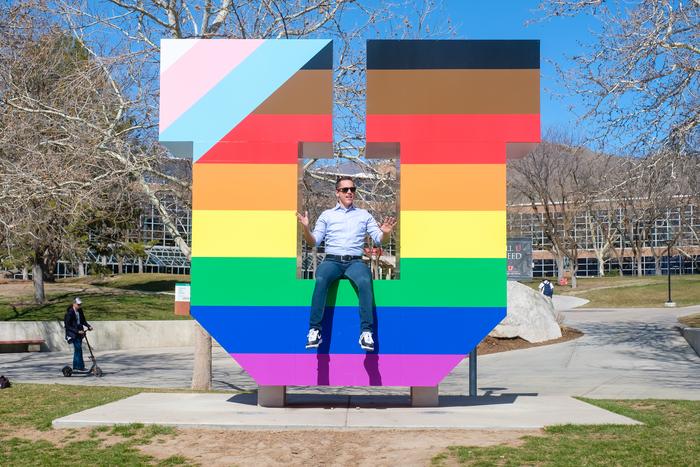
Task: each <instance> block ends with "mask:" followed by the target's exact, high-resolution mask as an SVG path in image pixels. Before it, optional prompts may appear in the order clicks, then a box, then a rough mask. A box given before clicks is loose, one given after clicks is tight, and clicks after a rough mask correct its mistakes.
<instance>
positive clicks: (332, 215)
mask: <svg viewBox="0 0 700 467" xmlns="http://www.w3.org/2000/svg"><path fill="white" fill-rule="evenodd" d="M366 234H369V235H370V237H372V240H374V243H381V242H382V237H383V236H384V233H383V232H382V231H381V229H380V228H379V225H378V224H377V221H375V220H374V217H372V215H371V214H370V213H369V212H367V211H366V210H364V209H360V208H356V207H355V206H354V205H350V207H349V208H347V209H345V207H344V206H343V205H342V204H341V203H338V204H336V205H335V207H334V208H332V209H326V210H325V211H323V212H322V213H321V216H320V217H319V218H318V220H317V221H316V226H315V227H314V231H313V232H312V235H313V236H314V239H315V240H316V246H319V245H320V244H321V242H322V241H323V240H324V239H325V241H326V253H329V254H331V255H352V256H361V255H362V247H363V245H364V243H365V235H366Z"/></svg>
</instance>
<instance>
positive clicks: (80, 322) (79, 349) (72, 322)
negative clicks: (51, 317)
mask: <svg viewBox="0 0 700 467" xmlns="http://www.w3.org/2000/svg"><path fill="white" fill-rule="evenodd" d="M82 303H83V302H82V300H80V298H79V297H75V300H73V303H72V304H71V305H69V306H68V308H67V309H66V316H65V318H64V319H63V322H64V324H65V327H66V341H67V342H68V343H69V344H73V369H74V370H78V371H86V369H85V361H84V360H83V337H85V329H88V330H90V331H92V326H90V324H89V323H88V322H87V320H86V319H85V314H84V313H83V307H82V306H81V305H82Z"/></svg>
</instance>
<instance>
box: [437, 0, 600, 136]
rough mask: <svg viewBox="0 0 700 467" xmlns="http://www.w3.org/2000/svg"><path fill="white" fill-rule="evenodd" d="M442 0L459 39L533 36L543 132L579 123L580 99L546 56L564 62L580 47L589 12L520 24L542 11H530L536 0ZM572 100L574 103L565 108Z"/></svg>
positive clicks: (591, 24) (587, 35) (586, 39)
mask: <svg viewBox="0 0 700 467" xmlns="http://www.w3.org/2000/svg"><path fill="white" fill-rule="evenodd" d="M444 1H445V3H444V6H445V11H444V14H446V15H447V16H449V17H450V18H451V19H452V21H453V22H454V23H455V26H456V27H457V32H458V36H457V38H459V39H539V40H540V41H541V43H540V53H541V65H540V66H541V70H542V71H541V80H542V81H541V88H540V89H541V93H542V94H541V104H542V107H541V110H540V111H541V121H542V130H543V133H544V132H545V131H546V130H547V129H548V128H550V127H559V128H562V129H566V130H571V129H572V128H577V127H578V128H579V129H580V128H581V127H580V126H579V125H578V122H577V119H578V116H579V115H580V113H581V107H580V100H579V99H578V98H577V97H576V96H575V95H570V94H568V91H567V90H566V89H565V88H564V86H563V85H562V84H561V83H560V82H559V81H560V80H559V77H558V76H557V71H556V69H555V68H554V66H553V65H552V64H551V63H550V62H551V61H555V62H557V63H559V64H560V66H561V65H564V66H565V67H567V66H568V65H570V63H571V62H570V59H569V58H568V57H570V56H571V55H575V54H577V53H581V52H582V48H581V46H580V44H581V43H590V42H591V41H592V40H593V39H594V38H593V36H592V35H591V30H595V29H596V26H597V25H596V21H595V20H594V19H593V18H591V17H590V16H584V15H580V16H578V17H576V18H561V17H560V18H553V19H549V20H546V21H543V22H538V23H536V24H530V25H528V26H525V22H526V21H528V20H531V19H536V18H541V17H542V13H541V12H538V11H536V8H537V4H538V3H539V2H538V1H537V0H535V1H533V0H496V1H486V0H444ZM572 105H573V106H575V107H577V108H576V109H574V110H570V109H569V107H570V106H572ZM580 131H584V130H580ZM579 134H580V133H579Z"/></svg>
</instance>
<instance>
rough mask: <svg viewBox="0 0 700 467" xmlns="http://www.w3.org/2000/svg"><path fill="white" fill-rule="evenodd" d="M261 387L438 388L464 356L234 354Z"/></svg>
mask: <svg viewBox="0 0 700 467" xmlns="http://www.w3.org/2000/svg"><path fill="white" fill-rule="evenodd" d="M231 356H232V357H233V358H234V359H235V360H236V361H237V362H238V364H239V365H241V366H242V367H243V368H245V369H246V371H248V373H249V374H250V376H251V377H252V378H253V379H254V380H255V381H256V382H257V383H258V384H259V385H261V386H436V385H438V384H439V383H440V381H442V379H443V378H444V377H445V376H447V374H448V373H449V372H450V371H451V370H452V369H453V368H454V367H455V366H456V365H457V364H458V363H459V362H461V361H462V360H463V359H464V357H465V356H464V355H382V354H330V355H329V354H315V353H314V354H231Z"/></svg>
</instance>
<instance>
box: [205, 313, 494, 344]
mask: <svg viewBox="0 0 700 467" xmlns="http://www.w3.org/2000/svg"><path fill="white" fill-rule="evenodd" d="M191 312H192V316H193V317H194V318H195V319H196V320H197V321H199V323H200V324H201V325H202V326H204V328H205V329H206V330H207V331H208V332H209V333H210V334H211V335H212V337H213V338H214V339H216V341H217V342H219V344H221V345H222V346H223V347H224V349H226V351H227V352H229V353H284V354H293V353H305V352H311V353H315V352H316V350H306V349H305V348H304V346H305V344H306V333H307V331H308V326H309V309H308V307H282V306H279V307H278V306H263V307H234V306H193V307H192V310H191ZM505 316H506V309H505V308H417V307H383V308H382V307H379V308H377V309H376V314H375V322H376V328H375V341H376V346H375V352H378V353H384V354H450V355H456V354H462V355H466V354H468V353H469V352H470V351H471V350H472V349H473V348H474V347H475V346H476V345H477V344H478V343H479V342H480V341H481V340H482V339H483V338H484V337H486V335H487V334H488V333H489V332H490V331H491V330H492V329H493V328H494V327H495V326H496V325H497V324H498V323H499V322H500V321H501V320H502V319H503V318H505ZM359 322H360V319H359V316H358V311H357V307H335V308H331V307H328V308H326V312H325V315H324V319H323V333H322V337H323V344H321V347H320V348H319V349H318V352H319V353H330V354H359V353H365V352H364V351H363V350H362V349H360V347H359V345H358V338H359V334H360V324H359Z"/></svg>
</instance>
